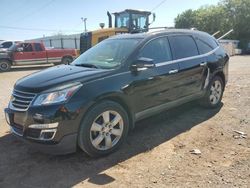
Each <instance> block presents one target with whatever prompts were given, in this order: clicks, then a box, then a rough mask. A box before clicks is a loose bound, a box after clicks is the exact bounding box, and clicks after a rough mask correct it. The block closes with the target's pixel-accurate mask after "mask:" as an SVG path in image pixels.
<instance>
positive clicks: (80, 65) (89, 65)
mask: <svg viewBox="0 0 250 188" xmlns="http://www.w3.org/2000/svg"><path fill="white" fill-rule="evenodd" d="M74 65H75V66H79V67H88V68H95V69H99V68H100V67H98V66H96V65H93V64H90V63H82V64H74Z"/></svg>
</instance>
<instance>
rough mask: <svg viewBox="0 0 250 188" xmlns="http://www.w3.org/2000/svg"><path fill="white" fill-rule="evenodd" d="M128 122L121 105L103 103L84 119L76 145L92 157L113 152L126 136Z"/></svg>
mask: <svg viewBox="0 0 250 188" xmlns="http://www.w3.org/2000/svg"><path fill="white" fill-rule="evenodd" d="M128 126H129V120H128V115H127V112H126V111H125V110H124V109H123V107H122V106H121V105H119V104H118V103H115V102H112V101H103V102H101V103H99V104H97V105H95V106H94V107H92V108H91V109H90V111H89V112H87V114H86V116H85V117H84V119H83V121H82V123H81V126H80V130H79V135H78V145H79V146H80V148H81V149H82V150H83V151H85V152H86V153H87V154H89V155H90V156H93V157H99V156H104V155H107V154H110V153H112V152H114V151H115V150H116V149H118V148H119V146H120V145H121V144H122V143H123V141H124V140H125V138H126V136H127V134H128V130H129V129H128Z"/></svg>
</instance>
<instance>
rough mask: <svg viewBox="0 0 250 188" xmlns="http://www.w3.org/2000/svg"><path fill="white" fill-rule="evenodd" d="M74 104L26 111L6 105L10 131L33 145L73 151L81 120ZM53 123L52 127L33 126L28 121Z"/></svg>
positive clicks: (58, 151) (51, 150)
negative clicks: (54, 125)
mask: <svg viewBox="0 0 250 188" xmlns="http://www.w3.org/2000/svg"><path fill="white" fill-rule="evenodd" d="M79 114H80V109H79V108H78V105H76V104H67V105H66V104H64V105H51V106H46V107H45V106H44V107H42V106H41V107H30V108H29V109H28V110H27V111H16V110H13V109H11V108H6V109H5V116H6V121H7V123H8V124H9V125H10V129H11V132H12V133H13V134H14V135H16V136H17V137H19V138H22V139H24V140H27V141H28V142H29V143H31V144H32V146H35V148H36V149H38V150H40V151H42V152H46V153H52V154H65V153H72V152H74V151H76V148H77V131H78V128H79V125H80V122H81V116H80V115H79ZM37 124H38V125H53V124H58V125H57V126H56V127H53V128H49V127H48V128H39V127H38V128H33V127H30V126H31V125H37Z"/></svg>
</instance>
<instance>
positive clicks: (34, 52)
mask: <svg viewBox="0 0 250 188" xmlns="http://www.w3.org/2000/svg"><path fill="white" fill-rule="evenodd" d="M76 56H77V51H76V50H75V49H45V47H44V45H43V43H31V42H30V43H28V42H25V43H23V42H20V43H15V44H12V45H11V47H10V48H8V50H7V51H4V52H2V53H0V71H8V70H10V68H11V66H12V65H38V64H46V63H54V64H61V63H62V64H69V63H71V62H72V61H73V60H74V59H75V58H76Z"/></svg>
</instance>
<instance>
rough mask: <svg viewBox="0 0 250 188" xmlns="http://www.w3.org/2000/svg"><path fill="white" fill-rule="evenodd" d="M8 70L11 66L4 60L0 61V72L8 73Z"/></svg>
mask: <svg viewBox="0 0 250 188" xmlns="http://www.w3.org/2000/svg"><path fill="white" fill-rule="evenodd" d="M10 68H11V64H10V62H9V61H5V60H2V61H0V71H1V72H6V71H9V70H10Z"/></svg>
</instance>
